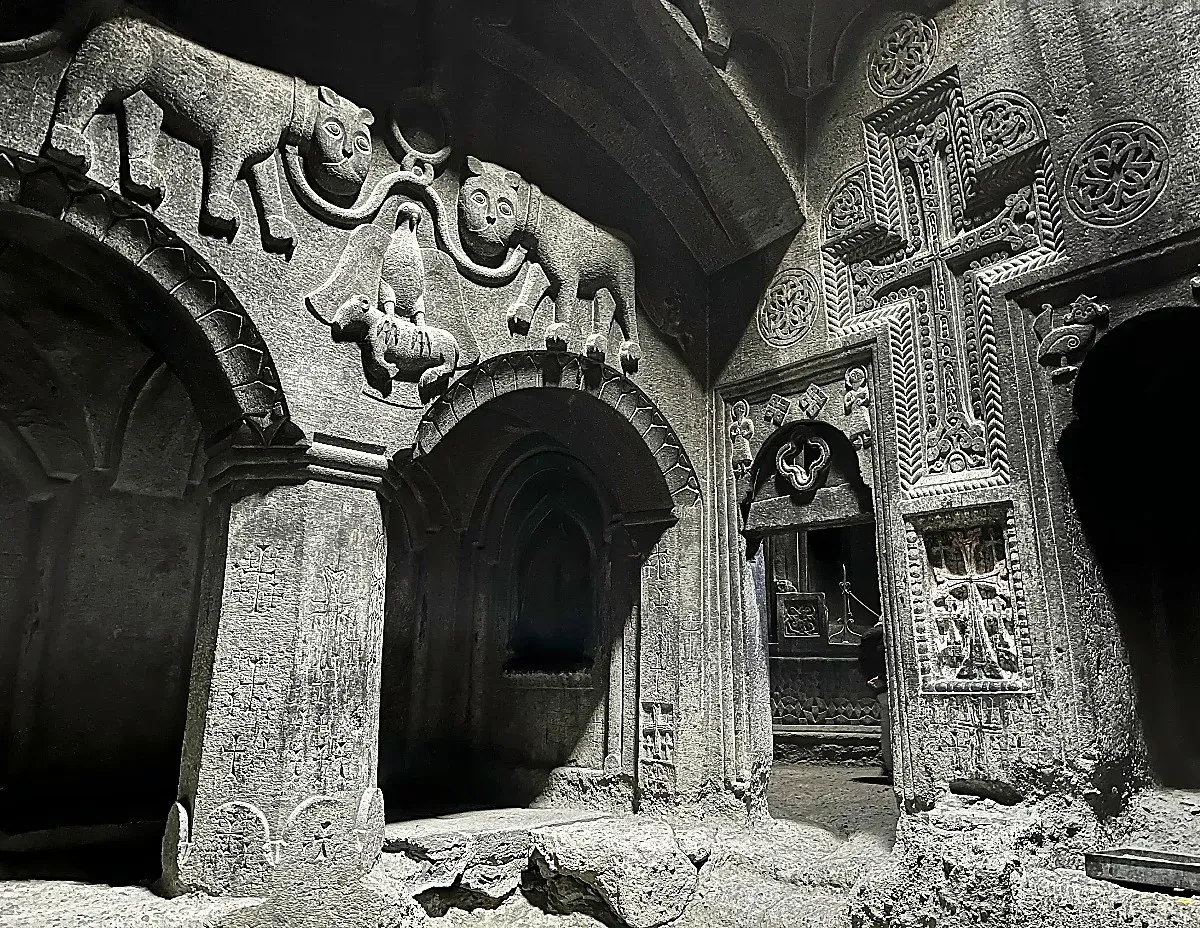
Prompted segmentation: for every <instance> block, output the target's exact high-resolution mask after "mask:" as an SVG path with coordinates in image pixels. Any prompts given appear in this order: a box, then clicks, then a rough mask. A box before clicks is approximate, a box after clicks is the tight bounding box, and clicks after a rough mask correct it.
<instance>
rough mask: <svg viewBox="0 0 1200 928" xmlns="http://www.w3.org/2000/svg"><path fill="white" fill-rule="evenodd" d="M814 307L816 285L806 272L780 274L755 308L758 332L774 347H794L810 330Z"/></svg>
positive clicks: (814, 312) (790, 271)
mask: <svg viewBox="0 0 1200 928" xmlns="http://www.w3.org/2000/svg"><path fill="white" fill-rule="evenodd" d="M816 307H817V284H816V281H814V280H813V278H812V276H811V275H810V274H808V273H807V272H806V271H802V270H799V269H792V270H788V271H784V272H783V273H782V274H780V275H779V277H777V278H776V279H775V281H774V282H773V283H772V284H771V286H770V287H768V288H767V292H766V293H765V294H763V298H762V301H761V302H760V303H759V305H758V331H759V334H760V335H762V339H763V341H765V342H766V343H767V344H768V345H771V346H773V347H775V348H787V347H789V346H791V345H794V344H796V342H798V341H800V339H802V338H804V336H805V335H807V334H808V330H809V329H810V328H812V324H813V318H814V316H815V315H816Z"/></svg>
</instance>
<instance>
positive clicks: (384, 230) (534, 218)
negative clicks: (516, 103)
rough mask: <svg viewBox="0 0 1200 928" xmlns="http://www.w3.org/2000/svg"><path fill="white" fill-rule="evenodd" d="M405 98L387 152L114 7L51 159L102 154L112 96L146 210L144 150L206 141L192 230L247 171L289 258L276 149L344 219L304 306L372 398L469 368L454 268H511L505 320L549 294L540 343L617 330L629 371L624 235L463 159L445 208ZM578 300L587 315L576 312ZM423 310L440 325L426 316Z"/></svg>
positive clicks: (292, 232) (440, 387)
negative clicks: (426, 224) (348, 358)
mask: <svg viewBox="0 0 1200 928" xmlns="http://www.w3.org/2000/svg"><path fill="white" fill-rule="evenodd" d="M414 93H416V94H417V95H418V96H420V93H419V91H415V92H414ZM406 99H407V97H406V95H405V94H402V95H401V100H399V101H398V106H397V108H395V109H394V112H393V115H392V118H391V119H390V120H389V121H388V123H387V125H385V126H384V127H383V129H384V135H385V141H387V146H386V150H385V151H381V150H378V149H377V147H376V146H375V145H374V144H373V136H372V126H373V124H374V121H375V120H374V117H373V116H372V114H371V113H370V112H369V111H368V110H365V109H362V108H360V107H358V106H356V105H354V104H352V103H350V102H349V101H347V100H345V99H343V98H342V97H340V96H338V94H336V93H335V92H334V91H332V90H330V89H329V88H326V87H320V88H317V87H312V86H309V85H308V84H306V83H305V82H304V81H302V80H300V79H299V78H295V77H289V76H285V75H281V74H276V73H274V72H271V71H268V70H265V69H263V68H259V67H255V66H253V65H249V64H245V63H242V62H238V61H233V60H231V59H228V58H226V57H224V56H223V55H219V54H217V53H216V52H212V51H209V50H208V49H205V48H203V47H201V46H199V45H197V44H195V43H193V42H191V41H189V40H187V39H185V38H183V37H181V36H178V35H176V34H174V33H172V32H169V31H168V30H166V29H164V28H162V27H160V26H158V25H155V24H152V23H149V22H145V21H142V20H139V19H136V18H133V17H129V16H120V17H116V18H113V19H110V20H107V21H105V22H102V23H100V24H99V25H97V26H96V27H95V28H93V29H92V30H91V32H90V33H88V35H87V36H86V37H85V39H84V41H83V43H82V45H81V46H80V48H79V50H78V51H77V53H76V54H75V56H74V57H73V59H72V61H71V63H70V65H69V66H68V68H67V72H66V75H65V77H64V79H63V82H62V86H61V88H60V90H59V94H58V98H57V104H56V108H55V112H54V117H53V122H52V124H51V127H50V131H49V134H48V138H47V140H46V142H45V154H46V155H47V157H50V158H53V159H55V160H57V161H58V162H60V163H61V164H63V165H65V166H66V167H67V168H70V169H74V170H78V171H82V172H85V173H86V172H87V171H88V170H89V169H90V168H91V167H92V166H93V164H94V162H95V159H96V158H97V151H96V146H95V144H94V143H93V141H92V140H91V139H90V138H89V137H88V135H87V134H86V133H87V128H88V125H89V123H90V122H91V120H92V118H93V117H94V116H95V115H96V114H97V113H98V112H99V111H101V110H106V109H108V108H112V107H115V108H117V109H118V110H119V116H120V119H119V120H118V128H119V131H120V133H121V136H122V139H121V140H122V142H123V152H124V155H125V157H124V163H123V164H122V171H121V182H122V185H123V186H124V187H125V188H126V190H127V192H128V193H129V194H130V195H131V196H132V197H133V198H135V199H138V200H140V201H142V202H143V203H145V204H147V205H148V206H149V207H150V208H151V209H155V208H157V207H158V205H159V204H160V203H161V202H162V200H163V199H164V198H165V197H166V196H168V195H169V192H170V191H169V190H167V182H166V180H165V179H164V174H163V172H162V171H161V170H160V169H159V166H158V164H157V163H156V155H157V150H158V147H159V141H160V132H161V131H162V130H164V129H165V130H166V131H167V132H168V133H170V134H171V135H173V136H175V137H177V138H178V139H180V140H182V141H184V142H186V143H189V144H191V145H193V146H195V147H197V148H198V149H199V151H200V156H201V162H202V166H203V169H204V174H205V178H204V181H205V183H204V186H203V195H202V200H201V215H200V224H201V226H202V227H205V228H206V229H207V231H211V232H214V233H217V234H220V235H226V236H230V237H232V236H233V235H234V234H235V233H236V231H237V229H238V228H239V226H240V225H241V223H242V221H243V219H244V218H245V217H243V216H241V215H240V214H239V209H238V206H237V203H236V200H235V196H234V194H235V189H234V188H235V185H236V184H237V183H238V182H239V180H241V179H245V180H246V181H247V182H248V184H249V186H250V190H251V194H252V197H253V199H254V201H255V204H256V207H257V208H258V209H259V211H260V212H261V214H262V217H263V222H262V234H263V244H264V247H266V248H269V249H271V250H276V251H282V252H285V253H287V254H288V255H290V254H291V252H292V250H293V247H294V244H295V239H296V234H297V233H296V228H295V225H294V223H293V222H292V221H291V220H290V219H289V218H288V215H287V211H286V209H285V206H290V204H285V202H284V198H283V189H282V187H281V184H280V178H279V162H280V160H282V165H283V169H284V175H285V177H286V178H287V180H288V182H289V186H290V189H291V192H292V193H293V194H294V196H295V199H296V201H297V202H298V203H299V205H300V206H301V207H303V208H304V209H305V210H307V211H308V212H309V213H311V214H312V215H314V216H316V217H317V218H318V219H320V220H322V221H324V222H326V223H329V224H331V225H337V226H340V227H343V228H346V229H349V230H351V231H350V234H349V237H348V238H347V241H346V245H345V248H344V251H343V254H342V256H341V259H340V261H339V262H338V265H337V267H336V268H335V270H334V271H333V273H332V274H331V275H330V276H329V277H328V278H327V279H326V281H325V282H324V283H323V284H322V285H321V286H319V287H317V288H316V289H315V290H313V291H312V292H310V293H309V294H308V295H307V296H306V299H305V302H306V305H307V306H308V308H309V309H310V311H312V313H313V315H314V316H316V317H317V318H318V319H319V320H320V321H321V322H322V323H324V324H325V325H327V326H328V327H329V329H330V334H331V336H332V338H333V340H335V341H344V342H353V343H355V344H357V345H358V346H359V348H360V349H361V352H362V358H363V371H364V376H365V379H366V381H367V383H368V385H369V386H370V387H371V388H372V390H374V391H375V394H377V395H378V397H379V398H384V397H389V396H390V395H391V393H392V392H393V389H392V384H393V383H394V382H403V383H414V384H416V385H417V388H418V391H417V392H418V396H417V397H416V399H418V400H419V402H420V403H421V404H425V403H427V402H429V401H430V400H431V399H432V398H433V397H434V396H436V395H437V394H438V393H440V392H442V391H444V390H445V388H446V386H447V384H448V382H449V380H450V378H451V377H452V376H453V373H454V372H455V371H456V370H461V369H463V368H466V367H470V366H472V365H473V364H476V363H478V361H479V351H478V346H477V344H476V342H475V339H474V335H473V333H472V332H471V330H470V326H469V324H468V323H467V321H466V319H465V316H464V310H463V303H462V299H461V295H460V292H459V278H460V277H465V278H467V279H468V280H469V281H473V282H474V283H476V284H479V285H482V286H487V287H494V288H500V287H506V286H508V285H509V284H512V283H514V282H515V281H516V280H517V278H518V275H519V274H520V273H521V271H522V269H524V271H525V273H524V276H523V277H522V278H521V282H520V284H519V285H518V289H519V293H518V294H517V295H516V296H515V299H513V300H512V302H511V303H510V309H509V313H508V325H509V328H510V330H511V331H513V332H515V333H517V334H521V335H524V334H527V333H528V331H529V328H530V324H531V321H532V318H533V316H534V314H535V312H536V310H537V308H538V305H539V303H541V301H542V300H543V299H545V298H547V297H549V298H550V299H552V301H553V305H554V313H553V318H552V319H551V320H550V321H549V323H548V324H547V325H546V328H545V341H546V345H547V347H548V348H550V349H551V350H552V351H556V352H566V351H568V350H578V351H580V352H581V353H586V354H587V355H589V356H590V357H592V358H593V359H595V360H599V361H606V360H608V357H607V356H608V345H607V340H608V334H609V331H610V328H611V326H612V325H616V326H617V328H618V329H619V330H620V333H621V336H622V341H621V346H620V352H619V354H620V366H621V367H622V368H623V369H624V370H625V372H627V373H633V372H636V371H637V369H638V365H639V362H640V359H641V353H642V352H641V346H640V344H639V341H638V332H637V318H636V307H635V277H634V259H633V254H632V251H631V250H630V247H629V246H628V245H627V244H626V243H625V242H624V241H623V240H622V239H621V238H620V237H619V236H618V235H616V234H614V233H613V232H610V231H608V230H604V229H601V228H599V227H597V226H595V225H594V224H592V223H591V222H589V221H588V220H586V219H584V218H583V217H581V216H579V215H577V214H576V213H574V212H572V211H571V210H569V209H567V208H566V207H565V206H563V205H562V204H561V203H558V202H557V201H556V200H554V199H552V198H550V197H548V196H546V195H545V194H543V193H542V191H541V190H540V189H539V188H538V187H537V186H536V185H534V184H531V183H529V182H528V181H526V180H525V179H523V178H522V177H521V176H520V175H519V174H517V173H516V172H514V171H510V170H507V169H505V168H503V167H501V166H499V165H495V164H490V163H488V162H483V161H479V160H477V159H475V158H471V157H468V158H467V159H466V165H465V172H464V176H463V179H462V182H461V187H460V190H459V191H458V193H457V196H456V197H455V201H456V202H454V203H451V204H449V205H448V204H447V203H445V202H444V201H443V197H442V194H441V193H440V192H439V190H438V189H435V187H434V186H433V182H434V180H435V179H436V177H437V175H438V172H439V169H441V168H442V167H443V166H444V165H445V164H446V162H447V161H448V159H449V156H450V152H451V148H450V139H449V133H448V131H447V132H446V139H445V144H444V145H442V146H441V147H439V148H438V149H437V150H436V151H423V150H420V149H418V148H417V147H416V146H414V145H413V144H411V143H410V142H409V141H408V140H407V139H406V138H405V135H404V126H403V121H404V120H403V117H402V116H398V115H397V114H398V113H399V112H400V109H401V108H400V106H399V104H401V103H402V102H403V101H404V100H406ZM410 102H411V101H410ZM438 115H439V116H440V113H439V114H438ZM443 124H444V120H443ZM388 156H391V158H390V160H391V162H392V164H391V166H390V167H389V166H388V161H389V157H388ZM373 166H381V167H382V168H383V170H382V173H381V176H378V177H377V178H376V180H375V181H374V183H373V184H372V185H371V186H370V188H369V189H367V190H364V187H365V186H366V182H367V180H368V178H369V177H370V176H371V173H372V170H373ZM425 215H428V216H429V217H430V219H431V223H430V225H431V226H432V229H433V232H434V236H433V239H434V240H433V243H432V245H425V246H424V247H422V246H421V245H420V244H418V241H417V237H416V228H417V226H418V224H419V223H420V222H421V221H422V217H423V216H425ZM389 217H395V222H394V224H393V223H392V219H391V218H389ZM602 297H603V298H602ZM581 299H582V300H585V301H588V302H589V304H590V306H591V312H590V314H588V315H583V314H580V313H579V312H578V303H579V301H580V300H581ZM610 306H611V311H609V309H608V307H610ZM427 313H428V314H429V316H430V317H431V318H433V319H436V320H437V321H438V322H439V323H440V324H439V325H432V324H428V323H427V322H426V314H427ZM397 402H398V404H399V405H405V403H404V402H403V401H402V400H401V401H397Z"/></svg>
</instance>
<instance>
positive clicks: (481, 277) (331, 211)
mask: <svg viewBox="0 0 1200 928" xmlns="http://www.w3.org/2000/svg"><path fill="white" fill-rule="evenodd" d="M283 168H284V173H285V174H286V175H287V179H288V182H289V183H290V184H291V185H292V190H293V191H294V192H295V194H296V198H297V199H298V200H299V201H300V202H301V203H303V204H304V205H305V207H307V208H308V209H309V211H310V212H312V213H314V214H315V215H317V216H319V217H321V218H322V219H325V220H326V221H328V222H331V223H333V224H334V225H339V226H342V227H343V228H352V227H354V226H356V225H359V224H361V223H363V222H366V221H368V220H370V219H373V218H375V215H376V214H377V213H378V212H379V210H380V209H381V208H382V207H383V204H384V201H385V200H387V198H388V196H389V195H390V194H391V193H392V191H393V190H394V189H395V188H397V187H400V186H404V185H409V186H412V187H414V188H416V191H417V193H418V195H423V196H424V198H425V199H426V200H427V201H428V203H427V205H428V206H429V211H430V212H431V213H432V214H433V219H434V228H435V229H436V230H437V236H438V239H439V240H440V241H441V244H442V246H443V248H445V250H446V253H447V254H449V255H450V257H451V258H453V259H454V263H455V264H457V265H458V267H459V268H460V269H461V270H462V272H463V273H464V274H465V275H466V276H467V277H469V278H470V279H471V280H474V281H475V282H476V283H484V284H495V283H500V284H506V283H508V282H509V281H511V280H512V279H513V278H514V277H516V276H517V271H519V270H520V269H521V265H522V264H524V263H525V255H526V253H527V249H526V248H525V246H524V245H517V246H516V247H515V248H514V249H513V250H512V251H511V252H510V253H509V255H508V257H507V258H505V260H504V263H503V264H501V265H500V266H499V267H487V266H485V265H482V264H476V263H475V262H474V261H472V260H471V258H470V257H469V256H468V255H467V253H466V252H465V251H463V247H462V245H461V244H460V243H459V241H458V236H457V235H454V234H453V233H452V232H451V231H450V230H449V229H448V228H447V224H446V218H445V217H446V204H445V203H444V202H443V201H442V198H441V195H440V194H439V193H438V192H437V191H436V190H434V189H433V188H432V187H430V186H429V182H430V177H429V174H428V173H426V172H423V171H421V170H419V169H417V170H409V169H407V168H400V169H399V170H396V171H392V172H391V173H390V174H386V175H384V176H383V177H381V178H380V179H379V180H378V181H377V182H376V184H375V186H374V187H373V188H372V189H371V192H370V193H369V194H368V195H367V196H366V198H365V199H363V200H361V201H359V202H358V203H355V204H354V206H338V205H337V204H336V203H330V202H329V201H328V200H326V199H325V198H324V197H323V196H321V194H319V193H318V192H317V191H316V190H314V189H313V187H312V184H310V183H309V182H308V178H307V177H305V176H304V166H303V164H302V163H301V156H300V150H299V149H298V148H297V147H296V146H295V145H287V146H285V148H284V151H283Z"/></svg>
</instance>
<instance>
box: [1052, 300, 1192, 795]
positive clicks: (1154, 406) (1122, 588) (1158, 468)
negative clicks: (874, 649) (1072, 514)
mask: <svg viewBox="0 0 1200 928" xmlns="http://www.w3.org/2000/svg"><path fill="white" fill-rule="evenodd" d="M1198 343H1200V316H1197V313H1196V310H1195V309H1194V308H1178V309H1160V310H1157V311H1154V312H1150V313H1147V314H1145V315H1142V316H1138V317H1136V318H1134V319H1131V320H1130V321H1128V322H1124V323H1122V324H1121V325H1119V326H1117V327H1116V328H1114V329H1113V330H1112V331H1111V332H1110V333H1109V334H1108V335H1106V336H1105V337H1104V338H1103V339H1101V340H1100V342H1099V343H1098V344H1097V345H1096V346H1095V347H1094V348H1093V349H1092V350H1091V352H1090V353H1089V354H1088V356H1087V359H1086V361H1085V362H1084V364H1083V366H1082V368H1081V369H1080V372H1079V375H1078V377H1077V380H1076V384H1075V390H1074V406H1075V412H1076V415H1077V419H1076V420H1075V421H1074V422H1072V423H1071V424H1069V425H1068V426H1067V427H1066V428H1065V429H1064V431H1063V435H1062V437H1061V439H1060V441H1059V446H1058V453H1059V457H1060V459H1061V461H1062V465H1063V470H1064V472H1065V475H1066V479H1067V485H1068V488H1069V490H1070V493H1071V496H1072V498H1073V499H1074V502H1075V506H1076V510H1077V513H1078V518H1079V523H1080V525H1081V527H1082V528H1083V531H1084V534H1085V536H1086V539H1087V542H1088V544H1089V545H1090V547H1091V550H1092V554H1093V556H1094V557H1095V559H1096V562H1097V564H1098V566H1099V568H1100V572H1101V575H1102V577H1103V581H1104V585H1105V587H1106V589H1107V592H1108V596H1109V600H1110V602H1111V605H1112V609H1113V612H1114V614H1115V616H1116V619H1117V623H1118V626H1119V628H1120V632H1121V637H1122V640H1123V642H1124V645H1125V649H1126V653H1127V655H1128V658H1129V662H1130V666H1131V668H1132V672H1133V682H1134V688H1135V691H1136V699H1137V710H1138V715H1139V716H1140V718H1141V724H1142V731H1143V733H1144V737H1145V740H1146V745H1147V748H1148V753H1149V757H1150V762H1151V766H1152V769H1153V772H1154V774H1155V775H1156V777H1157V778H1158V779H1159V780H1160V781H1161V782H1162V783H1163V784H1164V785H1167V786H1174V787H1182V788H1192V789H1194V788H1200V682H1198V681H1197V677H1196V671H1195V665H1196V661H1197V659H1200V572H1198V571H1197V570H1196V555H1197V551H1198V550H1200V548H1198V545H1197V541H1196V531H1197V526H1198V525H1200V482H1198V481H1197V479H1196V473H1195V457H1194V452H1193V448H1192V443H1191V441H1190V432H1191V430H1192V423H1191V416H1190V413H1191V411H1192V397H1193V396H1194V394H1195V389H1196V387H1195V373H1194V372H1195V357H1194V355H1195V345H1196V344H1198Z"/></svg>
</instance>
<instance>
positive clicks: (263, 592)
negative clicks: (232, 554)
mask: <svg viewBox="0 0 1200 928" xmlns="http://www.w3.org/2000/svg"><path fill="white" fill-rule="evenodd" d="M234 568H235V576H234V578H233V586H232V592H233V597H234V599H235V600H236V601H238V602H240V603H241V604H242V605H243V606H245V607H246V608H247V609H249V610H250V611H251V612H255V613H258V612H269V611H271V610H272V609H275V608H277V607H278V606H279V605H280V604H281V603H282V602H283V591H282V590H281V589H280V581H281V579H282V577H281V576H280V574H279V567H278V566H277V565H276V563H275V559H274V557H273V556H272V554H271V546H270V545H269V544H256V545H255V546H254V549H253V550H251V551H250V552H248V553H247V554H246V555H245V556H244V557H242V558H241V559H239V560H238V561H237V562H235V564H234Z"/></svg>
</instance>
